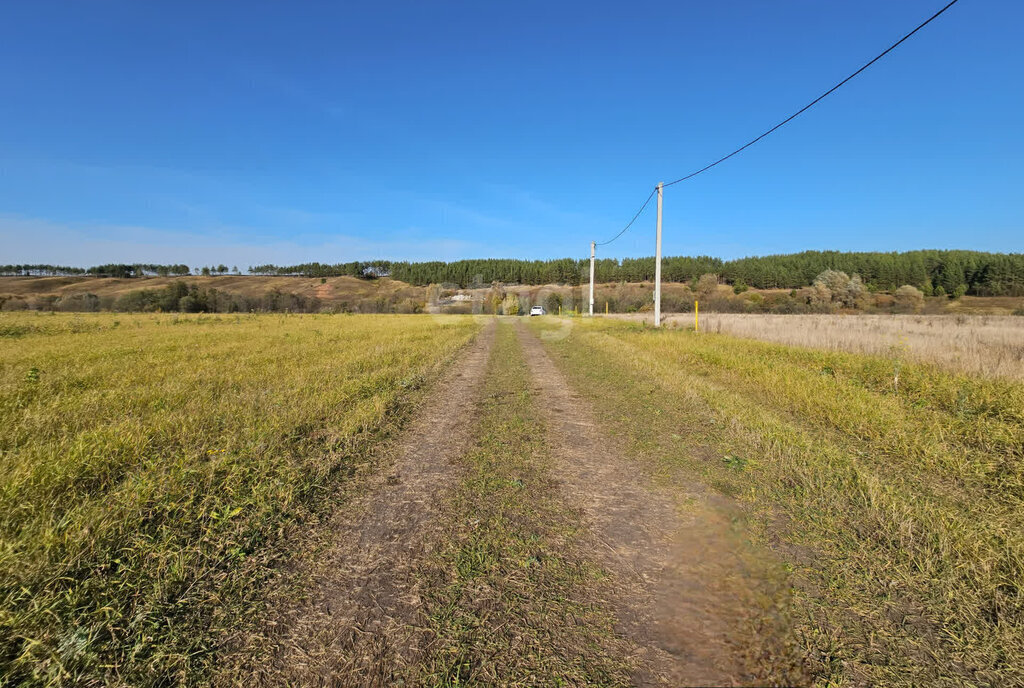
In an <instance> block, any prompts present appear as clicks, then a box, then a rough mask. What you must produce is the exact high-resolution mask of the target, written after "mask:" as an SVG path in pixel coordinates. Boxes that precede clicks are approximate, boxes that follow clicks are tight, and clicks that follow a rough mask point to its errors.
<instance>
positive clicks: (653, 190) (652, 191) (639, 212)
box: [594, 187, 658, 246]
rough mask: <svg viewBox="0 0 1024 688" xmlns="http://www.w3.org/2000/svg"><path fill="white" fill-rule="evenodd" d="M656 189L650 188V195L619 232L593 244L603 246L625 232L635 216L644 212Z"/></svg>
mask: <svg viewBox="0 0 1024 688" xmlns="http://www.w3.org/2000/svg"><path fill="white" fill-rule="evenodd" d="M657 190H658V187H654V189H652V190H651V195H650V196H648V197H647V200H646V201H644V204H643V205H642V206H640V210H638V211H636V215H634V216H633V219H632V220H630V221H629V222H627V223H626V226H625V227H623V228H622V231H621V232H619V233H618V234H616V235H615V236H613V237H612V238H611V239H609V240H608V241H597V242H594V245H595V246H604V245H605V244H610V243H612V242H613V241H615V240H616V239H618V238H619V237H620V236H622V235H623V234H625V233H626V230H627V229H629V228H630V227H632V226H633V223H634V222H636V220H637V218H638V217H640V214H641V213H642V212H644V210H646V209H647V204H648V203H650V202H651V199H652V198H654V194H655V192H656V191H657Z"/></svg>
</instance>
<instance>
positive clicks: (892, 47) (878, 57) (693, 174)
mask: <svg viewBox="0 0 1024 688" xmlns="http://www.w3.org/2000/svg"><path fill="white" fill-rule="evenodd" d="M958 2H960V0H952V2H950V3H949V4H948V5H946V6H945V7H943V8H942V9H941V10H939V11H938V12H936V13H935V14H933V15H932V16H930V17H928V19H926V20H924V21H923V22H922V23H920V24H919V25H918V26H917V28H915V29H914V30H913V31H911V32H910V33H908V34H907V35H906V36H904V37H903V38H901V39H899V40H898V41H896V42H895V43H893V44H892V45H890V46H889V47H888V48H886V49H885V50H883V51H882V52H881V53H879V54H878V55H876V56H875V58H874V59H873V60H871V61H870V62H868V63H866V64H865V65H864V66H863V67H861V68H860V69H858V70H857V71H856V72H854V73H853V74H851V75H850V76H848V77H846V78H845V79H843V80H842V81H840V82H839V83H838V84H836V85H835V86H833V87H832V88H830V89H829V90H827V91H825V92H824V93H822V94H821V95H820V96H818V97H817V98H815V99H814V100H812V101H811V102H810V103H808V104H807V105H805V106H803V107H802V108H800V109H799V110H797V111H796V112H794V113H793V114H792V115H790V116H789V117H787V118H786V119H784V120H782V121H781V122H779V123H778V124H776V125H775V126H774V127H772V128H771V129H769V130H768V131H766V132H764V133H763V134H761V135H760V136H758V137H757V138H756V139H753V140H751V141H749V142H747V143H745V144H743V145H742V146H740V147H739V148H737V149H736V150H734V151H733V152H732V153H729V155H726V156H724V157H721V158H719V159H718V160H715V161H714V162H713V163H711V164H710V165H706V166H704V167H702V168H700V169H699V170H697V171H696V172H691V173H690V174H688V175H686V176H685V177H680V178H679V179H676V180H675V181H672V182H668V183H666V184H665V186H672V185H673V184H678V183H679V182H685V181H686V180H687V179H692V178H694V177H696V176H697V175H698V174H701V173H702V172H707V171H708V170H710V169H711V168H712V167H714V166H715V165H719V164H721V163H723V162H725V161H726V160H728V159H729V158H731V157H732V156H734V155H737V154H738V153H741V152H743V151H744V150H746V149H747V148H750V147H751V146H753V145H754V144H755V143H757V142H758V141H760V140H761V139H763V138H764V137H766V136H768V135H769V134H771V133H773V132H774V131H776V130H778V129H781V128H782V127H783V126H785V125H786V124H789V123H790V122H792V121H793V120H794V119H796V118H797V117H799V116H800V115H802V114H803V113H805V112H807V111H808V110H810V109H811V108H812V107H814V106H815V105H817V104H818V103H820V102H821V101H822V100H824V99H825V98H827V97H828V96H830V95H832V94H833V93H835V92H836V91H838V90H839V89H840V88H841V87H842V86H843V85H845V84H846V82H848V81H850V80H851V79H853V78H854V77H855V76H857V75H858V74H860V73H861V72H863V71H864V70H865V69H867V68H868V67H870V66H871V65H873V64H875V63H876V62H878V61H879V60H881V59H882V58H883V57H885V56H886V55H888V54H889V53H891V52H892V51H893V50H895V49H896V47H897V46H899V45H900V44H901V43H903V42H904V41H905V40H907V39H908V38H910V37H911V36H913V35H914V34H915V33H917V32H918V31H920V30H921V29H923V28H924V27H926V26H928V25H929V24H931V23H932V22H933V21H935V20H936V19H937V18H938V17H939V15H941V14H942V13H943V12H945V11H946V10H948V9H949V8H950V7H952V6H953V5H955V4H956V3H958Z"/></svg>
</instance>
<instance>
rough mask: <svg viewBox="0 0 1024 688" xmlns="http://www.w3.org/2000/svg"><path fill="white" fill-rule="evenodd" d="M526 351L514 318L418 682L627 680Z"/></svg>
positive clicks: (438, 560) (439, 585) (489, 391)
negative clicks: (558, 475) (557, 466)
mask: <svg viewBox="0 0 1024 688" xmlns="http://www.w3.org/2000/svg"><path fill="white" fill-rule="evenodd" d="M528 377H529V374H528V372H527V369H526V365H525V361H524V360H523V354H522V348H521V346H520V345H519V343H518V341H517V339H516V335H515V334H514V333H513V332H512V331H511V328H510V327H509V326H508V325H507V324H505V323H502V324H501V326H500V329H499V331H498V334H497V341H496V344H495V349H494V351H493V353H492V356H491V361H490V365H489V369H488V377H487V381H486V389H485V394H486V401H485V403H484V408H483V410H482V417H481V418H480V421H479V423H480V424H479V428H478V430H477V436H478V439H477V442H476V445H475V447H474V448H473V449H472V450H471V451H470V452H469V453H468V454H467V455H466V456H465V457H463V462H464V464H465V467H466V470H467V475H466V477H465V479H464V480H463V482H462V483H461V485H460V486H459V487H458V488H457V490H456V491H455V494H454V495H453V496H452V498H451V500H450V502H449V503H448V504H447V506H446V510H445V511H446V515H445V517H444V518H445V529H446V530H445V532H446V535H447V537H446V538H445V541H444V544H443V545H442V548H441V549H440V551H439V552H438V553H437V554H436V556H435V557H434V559H433V561H431V562H429V566H428V567H427V569H426V570H425V572H424V589H425V590H426V592H425V594H424V606H425V610H424V614H425V615H426V617H427V625H428V628H429V629H430V631H431V633H432V635H433V640H432V641H431V642H430V643H429V644H428V646H427V648H426V652H425V654H424V656H423V658H422V660H421V663H420V666H419V667H418V668H417V673H416V675H415V676H414V678H413V680H412V683H413V684H415V685H420V684H426V685H435V686H462V685H519V686H535V685H550V686H556V685H625V684H628V682H629V680H628V679H629V669H630V666H629V664H628V662H627V661H626V660H625V659H623V656H624V654H625V650H624V649H623V647H622V645H621V642H622V641H621V640H619V639H617V638H616V637H615V635H614V634H613V632H612V622H613V618H612V616H611V614H610V612H609V611H608V610H606V609H604V608H603V607H602V606H601V605H600V604H599V600H600V598H601V597H602V595H604V594H606V593H604V592H602V591H603V590H606V589H607V588H606V587H605V586H608V585H610V582H609V581H608V580H607V578H606V577H605V574H604V573H603V572H602V571H601V569H600V568H598V567H597V566H596V565H595V564H593V563H590V562H588V560H587V559H586V557H585V556H584V555H583V553H582V552H581V551H580V550H581V548H582V547H583V546H584V545H583V542H584V538H585V533H584V532H582V530H581V525H580V524H581V514H580V512H579V511H578V510H576V509H574V508H573V507H572V506H571V505H566V504H564V502H563V501H562V500H561V499H560V495H559V490H558V487H557V484H556V483H555V482H554V481H553V480H552V478H551V476H550V474H549V468H550V465H551V461H552V458H551V455H550V453H549V447H548V445H547V443H546V440H545V434H546V433H545V428H544V425H543V423H542V422H541V421H540V419H539V418H538V417H537V411H536V409H535V407H534V399H533V394H532V393H531V391H530V389H529V379H528Z"/></svg>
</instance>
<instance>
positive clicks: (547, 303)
mask: <svg viewBox="0 0 1024 688" xmlns="http://www.w3.org/2000/svg"><path fill="white" fill-rule="evenodd" d="M561 307H562V297H561V295H559V294H558V293H557V292H551V293H550V294H548V295H547V297H546V298H545V299H544V310H546V311H547V312H548V313H558V309H559V308H561Z"/></svg>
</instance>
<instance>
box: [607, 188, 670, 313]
mask: <svg viewBox="0 0 1024 688" xmlns="http://www.w3.org/2000/svg"><path fill="white" fill-rule="evenodd" d="M661 187H662V183H661V182H658V239H657V241H656V242H655V245H654V326H655V327H661ZM591 261H593V259H591ZM591 266H593V262H591ZM591 269H593V268H591ZM591 288H593V287H591ZM591 303H593V296H591Z"/></svg>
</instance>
